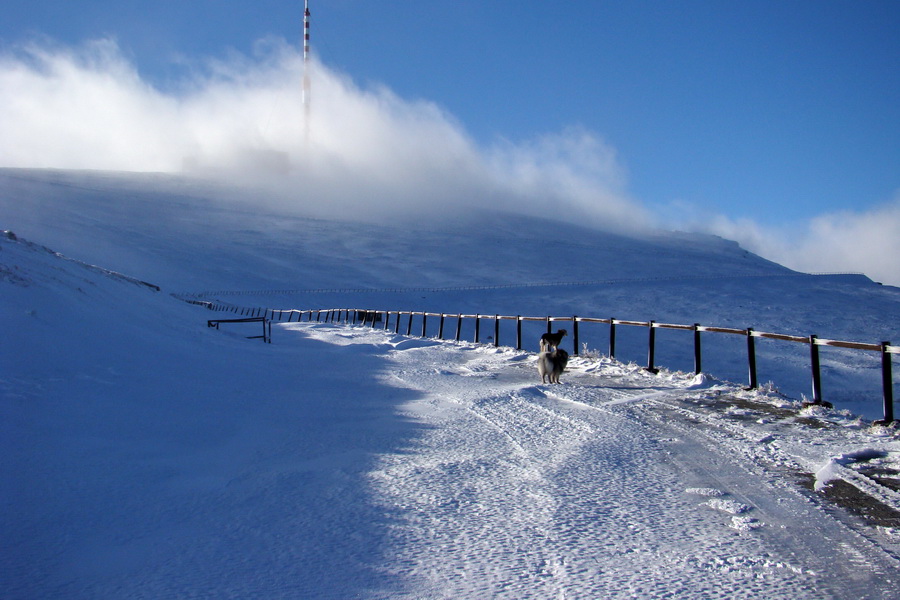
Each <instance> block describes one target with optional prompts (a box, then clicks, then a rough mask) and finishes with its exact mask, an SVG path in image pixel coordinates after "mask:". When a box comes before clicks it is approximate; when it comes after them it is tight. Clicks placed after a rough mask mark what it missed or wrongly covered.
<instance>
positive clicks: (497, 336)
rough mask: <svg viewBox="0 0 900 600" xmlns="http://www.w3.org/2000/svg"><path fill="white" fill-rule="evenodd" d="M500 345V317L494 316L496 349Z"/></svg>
mask: <svg viewBox="0 0 900 600" xmlns="http://www.w3.org/2000/svg"><path fill="white" fill-rule="evenodd" d="M499 345H500V315H494V347H495V348H496V347H498V346H499Z"/></svg>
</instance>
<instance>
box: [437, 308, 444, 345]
mask: <svg viewBox="0 0 900 600" xmlns="http://www.w3.org/2000/svg"><path fill="white" fill-rule="evenodd" d="M438 339H439V340H442V339H444V313H441V320H440V323H439V324H438Z"/></svg>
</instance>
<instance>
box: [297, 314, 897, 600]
mask: <svg viewBox="0 0 900 600" xmlns="http://www.w3.org/2000/svg"><path fill="white" fill-rule="evenodd" d="M289 327H290V328H295V329H300V330H303V332H304V333H305V334H306V335H311V336H313V337H317V338H319V339H320V340H322V341H330V342H332V343H334V341H335V340H336V339H340V340H341V341H340V343H377V344H380V345H383V344H385V342H387V343H388V345H389V346H393V350H391V351H389V352H388V353H387V358H388V359H389V361H390V362H391V366H390V367H389V368H388V370H387V372H386V373H385V375H384V377H385V383H387V384H389V385H392V386H395V387H401V388H408V389H413V390H415V391H417V392H419V393H418V394H416V395H415V396H414V398H415V399H414V400H412V401H411V402H410V403H408V404H407V405H405V406H404V407H403V412H404V413H405V414H406V415H407V416H410V417H412V418H414V419H415V420H416V421H417V422H419V423H422V424H424V425H426V427H425V428H424V429H423V430H422V432H421V434H420V436H418V437H417V438H416V439H415V440H414V441H413V443H412V444H411V446H410V447H408V448H404V449H403V450H402V451H400V452H397V453H393V454H389V455H385V456H382V457H381V458H380V460H378V461H377V466H376V468H375V470H374V471H373V472H372V473H371V474H370V475H369V478H370V480H371V484H372V488H373V494H374V497H375V502H376V503H377V504H379V505H380V506H381V507H382V508H383V510H384V511H385V513H386V514H389V515H391V519H392V526H391V528H390V535H389V536H388V539H389V543H388V547H387V548H386V552H385V555H384V561H385V562H384V564H383V565H382V566H381V567H380V569H382V570H383V571H384V572H385V573H387V574H390V576H391V578H392V579H395V581H399V582H403V583H402V585H401V588H402V589H403V590H405V591H404V593H403V595H402V596H398V591H397V590H393V592H392V593H391V594H390V596H391V597H395V598H396V597H408V598H487V597H491V598H525V597H532V598H599V597H605V598H624V597H636V598H665V597H673V598H760V597H766V598H791V599H797V598H850V597H853V598H890V597H893V593H894V591H895V590H894V587H895V584H892V583H891V579H892V577H894V575H893V574H892V571H894V570H895V569H896V568H897V566H898V563H897V561H896V560H895V559H894V558H891V557H890V556H889V555H888V554H887V553H886V552H885V551H884V549H883V548H881V547H879V546H878V545H876V544H873V543H872V542H871V541H870V540H868V539H865V538H864V537H862V536H861V535H859V534H857V533H855V532H853V531H851V530H850V529H848V528H847V526H846V525H844V524H842V523H841V522H839V521H838V520H836V519H835V518H833V517H832V516H831V515H830V514H829V513H828V512H827V511H826V510H825V509H824V508H823V507H822V506H820V505H817V504H815V503H813V502H811V501H810V500H809V498H808V496H807V495H804V494H803V493H801V491H800V490H799V488H798V487H797V485H796V483H795V482H793V481H791V479H790V473H788V469H787V467H786V466H785V464H784V460H783V457H782V458H781V459H779V458H778V457H774V458H772V457H770V459H768V460H767V459H766V457H765V456H762V460H760V457H759V456H754V453H755V452H756V449H754V445H756V446H763V447H767V446H768V445H767V443H766V441H767V440H764V441H762V442H760V441H759V440H754V439H752V436H753V433H752V432H751V434H750V438H751V439H749V440H748V439H741V438H740V436H737V437H735V436H731V435H729V434H728V431H727V429H724V430H723V429H722V428H720V427H711V426H710V425H709V424H708V423H703V422H702V421H700V420H697V419H692V418H691V417H690V415H687V416H685V415H684V414H680V413H683V409H682V408H681V406H682V405H683V404H684V400H685V399H686V398H689V397H690V396H691V395H702V394H705V393H707V390H705V389H704V386H703V385H700V386H697V387H695V388H692V387H691V384H692V381H691V379H690V378H687V377H683V376H682V377H678V376H668V377H666V376H655V377H653V376H650V375H646V374H643V373H642V372H641V371H640V370H637V369H634V368H631V369H629V368H626V367H623V366H622V365H617V364H615V363H610V362H609V361H606V362H605V363H604V362H603V361H597V360H594V361H589V360H583V359H574V360H573V362H572V364H571V365H570V369H569V372H567V373H566V374H565V375H564V377H563V382H564V383H563V385H559V386H550V385H542V384H540V382H539V378H538V376H537V372H536V370H535V368H534V364H533V356H534V355H533V354H527V353H523V352H516V351H513V350H511V349H495V348H492V347H485V346H474V345H468V344H462V345H459V344H448V343H438V342H435V341H432V340H417V339H409V338H403V337H399V336H393V335H391V334H387V333H384V332H380V331H374V330H366V329H359V328H358V329H344V328H331V327H328V326H315V327H311V326H306V325H291V326H289ZM769 451H771V448H769ZM764 454H765V451H763V455H764ZM773 468H774V470H773Z"/></svg>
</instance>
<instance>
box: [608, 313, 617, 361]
mask: <svg viewBox="0 0 900 600" xmlns="http://www.w3.org/2000/svg"><path fill="white" fill-rule="evenodd" d="M609 357H610V358H615V357H616V320H615V319H610V320H609Z"/></svg>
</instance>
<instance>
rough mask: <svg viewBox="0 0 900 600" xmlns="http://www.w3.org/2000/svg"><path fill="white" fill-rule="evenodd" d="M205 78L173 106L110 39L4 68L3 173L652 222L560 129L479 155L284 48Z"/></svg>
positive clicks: (266, 50) (313, 200) (583, 138)
mask: <svg viewBox="0 0 900 600" xmlns="http://www.w3.org/2000/svg"><path fill="white" fill-rule="evenodd" d="M258 50H259V51H258V54H257V56H255V57H253V58H248V57H243V56H232V57H229V58H228V59H227V60H217V61H210V62H208V63H206V64H205V65H203V68H201V69H196V70H195V73H194V76H193V78H192V79H191V80H190V81H187V82H185V83H184V85H183V86H182V89H181V90H180V91H178V92H163V91H160V90H158V89H156V88H154V87H153V86H151V85H150V84H148V83H147V82H146V81H144V80H143V79H142V78H141V76H140V75H139V73H138V72H137V70H136V68H135V66H134V65H133V64H132V63H131V62H129V61H128V60H126V59H125V58H124V57H123V56H122V53H121V52H120V50H119V48H118V47H117V45H116V43H115V42H113V41H111V40H100V41H95V42H90V43H87V44H85V45H83V46H82V47H80V48H77V49H67V48H51V47H49V46H48V45H46V44H43V45H42V44H32V45H29V46H26V47H22V48H19V49H17V50H16V51H15V52H13V53H7V54H6V55H3V56H0V111H2V113H3V115H4V117H3V119H2V120H0V165H2V166H17V167H55V168H71V169H108V170H124V171H167V172H178V171H182V170H187V171H191V172H195V173H199V174H202V175H206V176H215V177H217V178H227V179H229V180H232V181H237V182H241V183H246V184H251V185H253V186H256V187H258V186H263V187H264V189H265V190H266V191H267V193H268V195H269V196H271V197H276V198H278V199H279V200H280V201H281V202H290V203H293V204H295V205H297V206H300V207H302V208H304V210H312V211H315V210H318V211H319V212H322V213H325V214H334V211H335V210H338V211H353V213H354V214H356V215H357V216H362V215H366V214H369V215H372V216H379V215H385V214H387V213H390V212H393V213H397V212H406V211H408V210H412V209H417V210H422V209H429V210H438V209H440V210H453V209H459V208H461V207H463V206H474V207H489V208H504V209H510V210H518V211H522V212H525V213H529V214H539V215H548V216H552V217H553V218H559V219H568V220H574V221H579V222H588V223H592V224H595V225H598V226H604V227H616V228H619V227H631V228H636V227H641V226H643V225H644V224H646V223H647V222H648V219H647V217H646V215H645V213H644V211H643V209H642V208H641V207H640V206H639V204H638V203H637V202H635V201H634V200H633V199H631V198H629V197H628V195H627V194H626V193H625V191H624V190H625V181H624V179H625V177H624V170H623V169H622V167H621V166H620V165H619V163H618V160H617V158H616V155H615V152H614V151H613V149H611V148H610V147H609V146H607V145H606V144H604V143H603V141H602V140H600V139H598V138H597V136H595V135H593V134H591V133H590V132H587V131H583V130H580V129H571V130H566V131H563V132H560V133H557V134H554V135H548V136H545V137H543V138H540V139H537V140H534V141H526V142H522V143H513V142H509V141H502V142H499V143H497V144H496V145H495V146H493V147H488V148H482V147H479V146H478V145H477V144H475V143H474V142H473V140H472V139H471V138H470V137H469V136H468V134H467V133H466V132H465V131H464V129H463V128H462V127H461V126H460V125H459V124H458V123H457V122H456V121H455V120H454V119H453V118H452V117H451V116H450V115H448V114H447V113H446V112H445V111H444V110H442V109H441V108H440V107H439V106H437V105H436V104H434V103H431V102H426V101H410V100H406V99H403V98H400V97H398V96H397V95H396V94H394V93H393V92H391V91H390V90H389V89H387V88H385V87H379V86H373V87H371V88H367V89H364V88H361V87H359V86H358V85H356V84H354V83H353V82H352V81H351V80H350V79H349V78H348V77H346V76H343V75H341V74H339V73H336V72H334V71H333V70H331V69H328V68H326V67H325V66H323V65H321V64H320V63H318V62H316V61H312V64H311V75H312V82H313V86H312V96H311V97H312V102H311V111H310V119H309V121H308V122H307V120H306V118H305V115H304V110H303V107H302V78H303V63H302V58H301V57H300V55H299V53H298V52H296V51H295V50H294V49H293V48H291V47H289V46H288V45H286V44H285V43H284V42H280V41H277V40H275V41H273V40H267V41H264V42H261V43H260V44H259V48H258Z"/></svg>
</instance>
